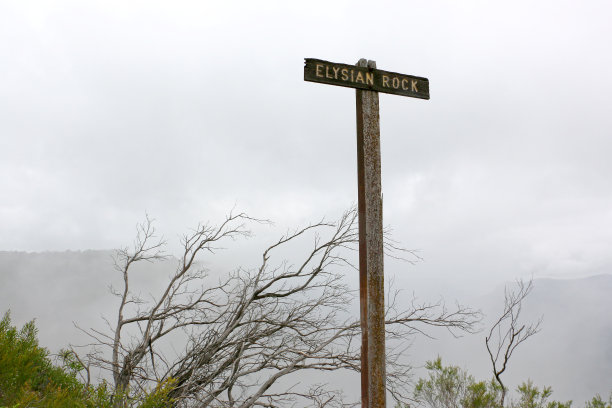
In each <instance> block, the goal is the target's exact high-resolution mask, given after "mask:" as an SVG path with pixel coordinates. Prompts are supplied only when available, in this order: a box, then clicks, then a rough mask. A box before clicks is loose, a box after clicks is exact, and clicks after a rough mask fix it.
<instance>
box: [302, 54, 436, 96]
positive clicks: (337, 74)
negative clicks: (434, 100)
mask: <svg viewBox="0 0 612 408" xmlns="http://www.w3.org/2000/svg"><path fill="white" fill-rule="evenodd" d="M304 81H310V82H319V83H323V84H329V85H338V86H346V87H349V88H357V89H364V90H369V91H376V92H384V93H389V94H394V95H401V96H410V97H412V98H421V99H429V80H428V79H427V78H422V77H418V76H414V75H405V74H398V73H397V72H389V71H383V70H380V69H376V68H373V67H360V66H356V65H348V64H340V63H336V62H329V61H323V60H320V59H315V58H306V59H305V65H304Z"/></svg>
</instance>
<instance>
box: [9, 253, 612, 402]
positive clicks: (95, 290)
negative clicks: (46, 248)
mask: <svg viewBox="0 0 612 408" xmlns="http://www.w3.org/2000/svg"><path fill="white" fill-rule="evenodd" d="M112 253H113V252H112V251H66V252H42V253H26V252H0V309H2V312H4V311H5V310H7V309H10V310H11V314H12V317H13V320H14V322H15V323H16V324H18V325H21V324H23V323H24V322H26V321H28V320H31V319H32V318H35V319H36V324H37V327H38V328H39V330H40V332H39V339H40V343H41V344H42V345H43V346H45V347H48V348H49V349H50V350H51V351H52V352H55V351H58V350H59V349H60V348H62V347H65V346H66V345H67V344H68V343H71V342H72V343H79V342H83V340H84V338H83V336H82V334H81V333H80V332H79V331H78V330H77V329H76V328H75V327H74V325H73V322H76V323H78V324H79V325H81V326H83V327H102V325H103V324H104V323H103V320H102V319H101V315H102V314H106V315H108V316H111V315H112V313H113V312H114V306H115V304H116V300H115V299H114V298H113V296H111V295H110V294H109V292H108V286H109V284H111V283H113V282H114V283H115V284H116V283H117V281H116V279H117V278H118V274H117V273H115V272H114V271H113V261H112ZM174 265H175V261H174V260H173V259H170V260H168V261H165V262H162V263H160V264H146V265H143V266H144V268H140V269H137V270H136V271H135V272H136V273H135V274H134V277H135V280H136V284H138V285H142V287H143V288H145V289H143V294H144V295H145V296H146V294H147V293H148V291H152V290H154V288H155V287H156V286H160V285H161V284H162V283H163V282H164V280H165V277H166V276H167V274H168V272H169V271H171V270H172V268H173V266H174ZM457 285H460V283H459V282H458V283H457ZM509 285H512V283H509ZM459 290H460V291H461V293H464V294H465V293H469V294H470V295H469V296H467V297H464V298H462V299H460V300H461V301H462V302H463V303H466V304H469V305H470V306H473V307H474V308H479V309H481V310H482V311H483V313H484V314H485V319H484V321H483V324H482V328H483V329H485V330H484V331H482V332H480V333H478V334H476V335H470V336H464V337H462V338H459V339H455V338H453V337H452V336H450V335H448V334H445V333H443V332H437V334H436V339H435V340H430V339H425V338H417V339H415V340H414V344H413V346H412V347H411V348H410V351H409V356H407V358H409V359H410V360H411V361H413V362H414V365H415V366H422V365H423V364H424V362H425V361H427V360H431V359H433V358H435V357H436V356H437V355H440V356H441V357H442V358H443V361H444V362H446V363H449V364H450V363H452V364H455V365H459V366H461V367H464V368H466V369H468V370H469V371H470V372H471V373H472V374H473V375H474V376H476V377H477V378H479V379H488V378H490V362H489V360H488V355H487V353H486V349H485V347H484V337H485V335H486V328H488V327H490V324H491V322H492V321H493V320H494V319H495V318H497V317H498V316H499V313H500V312H501V309H502V307H503V282H500V285H499V286H498V287H497V288H489V289H487V288H471V289H470V288H465V287H461V288H459V287H458V291H459ZM611 293H612V275H597V276H592V277H588V278H581V279H537V280H535V281H534V289H533V292H532V293H531V294H530V295H529V297H528V298H527V300H526V302H525V304H524V308H523V316H524V321H535V320H537V319H538V318H539V317H540V316H543V318H544V320H543V324H542V330H541V332H540V333H538V334H537V335H536V336H535V337H533V338H531V339H530V340H528V341H527V342H526V343H524V344H523V345H521V346H520V347H519V348H518V349H517V351H516V352H515V355H514V357H513V358H512V360H511V362H510V365H509V367H508V370H507V373H506V374H505V377H504V378H505V379H506V381H507V385H508V386H510V387H511V388H515V387H516V386H517V385H518V384H519V383H520V382H521V381H523V380H527V379H528V378H530V379H532V380H533V381H534V382H535V383H536V384H538V385H550V386H552V387H553V391H554V393H553V396H554V397H555V398H556V399H560V400H568V399H573V400H574V401H575V404H576V406H582V403H583V402H584V401H585V400H586V399H588V398H590V397H592V396H593V395H595V394H596V393H600V394H602V395H605V396H607V395H608V393H609V392H610V391H612V364H610V362H611V361H612V319H610V310H612V297H611V296H610V294H611ZM432 300H435V299H432ZM447 301H448V302H452V301H454V299H447ZM415 374H416V375H422V374H423V371H422V369H417V370H416V373H415Z"/></svg>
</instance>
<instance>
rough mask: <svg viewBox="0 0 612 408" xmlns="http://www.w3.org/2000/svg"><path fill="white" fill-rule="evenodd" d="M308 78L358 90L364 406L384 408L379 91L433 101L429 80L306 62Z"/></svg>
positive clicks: (363, 66)
mask: <svg viewBox="0 0 612 408" xmlns="http://www.w3.org/2000/svg"><path fill="white" fill-rule="evenodd" d="M304 80H305V81H311V82H320V83H325V84H330V85H339V86H346V87H351V88H357V90H356V98H357V186H358V212H359V299H360V305H359V306H360V315H361V406H362V407H364V408H365V407H369V408H383V407H385V406H386V387H385V382H386V381H385V379H386V372H385V300H384V293H385V291H384V273H383V270H384V268H383V260H384V259H383V258H384V246H383V229H382V225H383V224H382V185H381V159H380V116H379V104H378V92H385V93H392V94H396V95H403V96H411V97H415V98H422V99H429V80H427V79H426V78H421V77H415V76H411V75H403V74H398V73H394V72H387V71H381V70H377V69H376V62H375V61H367V60H365V59H361V60H359V62H358V63H357V66H351V65H346V64H337V63H333V62H328V61H322V60H317V59H311V58H307V59H306V65H305V66H304Z"/></svg>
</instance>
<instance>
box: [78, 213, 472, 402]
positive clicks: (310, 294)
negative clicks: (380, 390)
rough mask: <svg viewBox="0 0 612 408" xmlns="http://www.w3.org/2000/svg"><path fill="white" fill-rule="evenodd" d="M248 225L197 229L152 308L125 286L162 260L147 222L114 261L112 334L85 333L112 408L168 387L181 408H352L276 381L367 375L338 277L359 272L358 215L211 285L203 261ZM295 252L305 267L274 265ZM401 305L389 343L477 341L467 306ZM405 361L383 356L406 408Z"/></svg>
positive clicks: (347, 294)
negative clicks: (437, 333)
mask: <svg viewBox="0 0 612 408" xmlns="http://www.w3.org/2000/svg"><path fill="white" fill-rule="evenodd" d="M248 222H257V220H254V219H252V218H250V217H248V216H246V215H245V214H237V215H230V216H228V217H227V218H226V220H225V221H224V222H223V223H222V224H221V225H219V226H211V225H201V226H200V227H198V228H197V229H196V230H195V231H193V232H192V233H191V234H189V235H187V236H185V237H184V238H183V241H182V244H183V245H182V248H183V251H182V255H181V256H180V258H179V260H178V266H177V268H176V271H175V272H174V273H173V274H172V275H171V276H170V278H169V281H168V283H167V285H166V287H165V289H164V290H163V291H162V292H161V293H159V294H158V295H157V296H155V297H153V298H152V299H151V300H143V299H142V298H140V297H138V296H136V295H135V293H137V291H135V290H134V289H133V288H132V287H131V286H130V271H131V270H132V267H133V265H134V264H135V263H137V262H142V261H149V262H154V261H159V260H161V259H165V257H166V255H165V254H164V253H163V252H162V248H163V246H164V243H163V241H160V240H156V238H155V230H154V228H153V224H152V222H151V220H149V219H147V220H146V222H145V223H144V224H143V225H141V226H140V227H139V230H138V237H137V239H136V240H135V245H134V248H133V249H131V250H128V249H125V250H122V251H119V252H118V255H117V259H116V268H117V270H118V271H119V272H120V273H121V276H122V277H123V279H122V283H123V287H122V289H121V290H119V291H115V295H116V296H117V297H118V298H119V300H120V301H119V307H118V311H117V315H116V320H115V323H114V324H109V327H108V331H106V332H105V331H100V330H93V329H90V330H87V331H86V332H87V333H88V334H89V335H90V336H91V337H92V338H93V343H94V346H95V351H94V352H92V353H90V358H91V359H92V361H93V362H94V363H95V365H97V366H98V367H101V368H103V369H106V370H108V371H110V372H111V373H112V379H113V382H114V384H113V385H114V392H115V396H116V401H117V406H129V405H131V404H132V402H133V401H137V399H138V395H142V394H143V393H146V392H147V391H148V390H151V389H152V387H154V386H155V385H156V384H159V383H162V382H164V381H168V380H170V379H171V383H172V389H171V391H170V394H169V397H170V398H171V399H172V401H173V404H174V405H175V406H181V407H187V406H197V407H253V406H269V407H272V406H292V404H303V405H308V406H321V407H323V406H325V407H346V406H353V405H352V404H346V403H345V402H344V401H343V400H342V396H341V393H340V392H337V391H334V390H330V389H328V388H326V386H324V385H318V384H311V385H310V386H303V387H302V388H300V386H299V385H296V384H292V385H290V386H286V384H288V383H290V382H288V381H283V385H282V386H281V385H280V384H279V381H278V380H279V379H281V378H287V377H288V376H290V375H291V374H294V373H296V372H303V371H305V370H313V371H314V370H319V371H335V370H351V371H359V369H360V358H359V353H360V349H359V348H360V341H359V339H360V324H359V319H358V316H354V315H351V313H349V307H350V305H351V304H352V303H353V302H354V301H355V300H356V292H355V291H352V290H350V289H349V287H348V286H347V284H346V281H347V279H346V277H344V276H343V275H344V271H346V270H347V268H348V269H349V270H351V268H352V266H351V262H350V259H349V257H350V256H351V255H352V254H351V251H354V250H355V249H356V243H357V240H358V234H357V228H356V227H357V225H356V211H354V210H351V211H348V212H346V213H345V214H343V216H342V217H341V218H340V219H339V220H337V221H336V222H326V221H322V222H319V223H316V224H312V225H309V226H307V227H305V228H302V229H299V230H295V231H292V232H290V233H288V234H286V235H284V236H283V237H281V238H280V239H279V240H278V241H276V242H275V243H273V244H272V245H271V246H269V247H268V248H267V249H266V250H265V251H264V252H263V254H262V258H261V263H260V264H259V266H258V267H257V268H254V269H245V268H237V269H235V270H234V271H233V272H231V273H230V274H228V275H226V276H221V277H219V276H218V275H217V277H213V276H212V273H211V272H210V271H208V270H206V269H205V268H202V267H201V266H200V263H198V259H199V257H200V256H201V255H204V254H212V253H214V252H215V251H216V250H217V249H218V248H219V247H220V246H221V245H223V242H224V241H227V240H232V239H235V238H237V237H240V236H248V235H249V231H248V229H247V227H246V223H248ZM297 240H306V243H307V244H304V243H303V242H302V245H306V247H307V249H306V250H305V252H304V255H303V257H302V259H301V260H300V261H299V262H296V263H290V262H288V261H285V260H282V259H279V260H277V259H276V253H277V252H279V251H281V249H282V248H284V247H285V246H287V245H289V244H290V243H293V242H294V241H297ZM393 248H395V249H397V248H396V247H395V246H389V249H393ZM396 298H397V297H394V296H391V297H390V299H391V301H390V303H389V305H388V308H387V318H386V319H387V327H388V333H387V336H388V337H387V338H388V339H389V341H390V343H393V341H394V340H402V341H404V342H405V341H406V339H407V338H408V337H409V336H411V335H413V334H415V333H423V332H424V331H425V330H426V328H427V327H432V326H440V327H445V328H448V329H451V330H452V329H457V330H460V331H467V332H470V331H472V329H473V327H474V324H475V323H476V322H477V321H478V319H479V313H478V312H476V311H474V310H472V309H470V308H467V307H464V306H461V305H457V306H456V307H454V308H453V309H452V310H448V309H446V307H445V306H444V305H443V304H442V303H433V304H428V303H425V304H416V303H413V304H412V307H410V306H408V308H407V309H400V308H399V305H398V304H397V303H396V302H395V299H396ZM170 345H172V347H170ZM177 345H181V347H180V348H179V349H177ZM104 349H106V350H104ZM401 351H402V350H401V349H395V350H393V349H390V350H389V351H388V371H389V376H388V377H389V379H388V388H389V390H390V391H391V392H392V393H393V395H394V397H395V398H396V399H397V400H398V401H403V402H405V401H407V400H408V395H407V393H408V389H409V387H408V386H407V384H408V380H409V378H408V374H409V369H410V366H409V365H408V364H406V363H405V362H404V361H403V360H402V359H401V358H400V355H401Z"/></svg>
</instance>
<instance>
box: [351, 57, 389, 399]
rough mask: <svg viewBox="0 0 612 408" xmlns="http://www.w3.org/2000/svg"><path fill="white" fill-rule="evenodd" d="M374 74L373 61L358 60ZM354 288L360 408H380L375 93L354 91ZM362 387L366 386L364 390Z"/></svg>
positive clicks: (380, 288) (379, 242) (380, 307)
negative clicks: (357, 312)
mask: <svg viewBox="0 0 612 408" xmlns="http://www.w3.org/2000/svg"><path fill="white" fill-rule="evenodd" d="M357 66H359V67H367V68H368V69H371V70H374V69H375V68H376V62H375V61H366V60H365V59H361V60H359V62H358V63H357ZM356 96H357V175H358V198H359V201H358V207H359V282H360V298H361V304H360V307H361V328H362V358H361V364H362V377H361V385H362V394H361V398H362V407H369V408H384V407H385V406H386V402H385V400H386V387H385V382H386V372H385V310H384V307H385V300H384V277H383V230H382V186H381V158H380V116H379V103H378V92H375V91H366V90H361V89H357V90H356ZM366 382H367V385H366Z"/></svg>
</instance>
